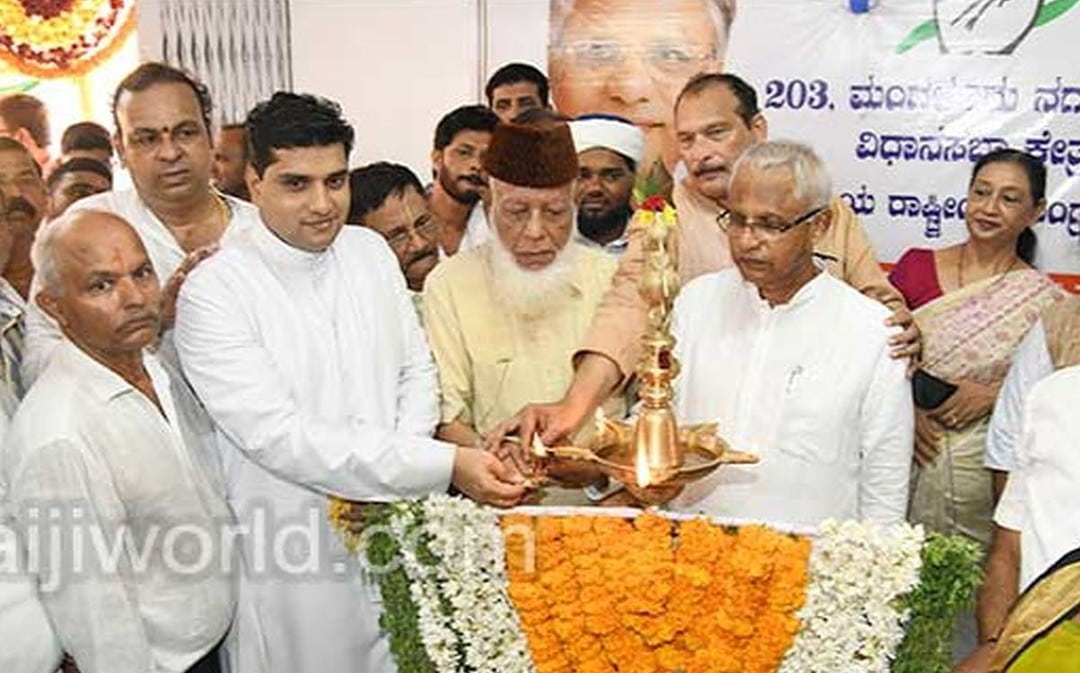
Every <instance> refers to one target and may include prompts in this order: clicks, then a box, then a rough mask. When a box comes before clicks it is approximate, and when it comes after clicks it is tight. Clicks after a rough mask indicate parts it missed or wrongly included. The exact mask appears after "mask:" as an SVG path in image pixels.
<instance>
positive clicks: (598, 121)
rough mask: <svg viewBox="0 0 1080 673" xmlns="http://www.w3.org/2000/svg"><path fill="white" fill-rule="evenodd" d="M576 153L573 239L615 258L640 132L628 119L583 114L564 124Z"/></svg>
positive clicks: (622, 239) (641, 147) (640, 148)
mask: <svg viewBox="0 0 1080 673" xmlns="http://www.w3.org/2000/svg"><path fill="white" fill-rule="evenodd" d="M570 132H571V133H572V134H573V135H574V148H575V149H576V150H577V153H578V166H579V168H578V180H577V185H576V187H575V189H574V201H575V203H576V205H577V229H578V232H577V233H578V237H577V239H578V241H580V242H581V243H584V244H585V245H591V246H594V247H597V248H599V249H601V250H603V251H604V252H607V253H608V254H610V255H612V256H614V257H616V258H618V257H619V256H620V255H622V253H623V252H625V251H626V247H627V245H629V242H630V240H629V237H628V236H627V232H626V227H627V225H628V224H629V223H630V216H631V215H632V214H633V212H634V211H633V207H632V206H631V205H630V197H631V194H632V193H633V189H634V172H635V171H636V170H637V164H638V162H639V161H641V158H642V156H644V151H645V135H644V134H643V133H642V132H641V129H639V128H638V127H636V126H634V124H633V123H631V122H630V121H629V120H626V119H623V118H622V117H615V116H611V115H584V116H581V117H578V118H577V119H575V120H574V121H572V122H570Z"/></svg>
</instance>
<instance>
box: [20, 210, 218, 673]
mask: <svg viewBox="0 0 1080 673" xmlns="http://www.w3.org/2000/svg"><path fill="white" fill-rule="evenodd" d="M33 258H34V266H35V268H36V269H37V270H38V273H39V274H40V276H41V289H40V291H39V292H38V294H37V295H36V297H35V300H36V301H37V303H38V304H39V305H40V306H41V308H42V309H44V311H45V312H46V313H47V314H48V315H49V316H50V317H51V318H53V319H54V320H55V321H56V322H57V324H58V325H59V326H60V328H61V330H63V333H64V336H65V337H66V338H65V339H64V341H62V342H61V344H60V345H59V346H57V348H56V351H55V353H54V355H53V357H52V358H51V360H50V363H49V366H48V367H47V368H46V370H45V372H44V373H43V374H42V375H41V377H40V378H39V379H38V381H37V383H36V384H35V385H34V387H33V388H32V389H31V391H30V393H29V394H28V395H27V396H26V398H25V399H24V400H23V403H22V405H21V406H20V407H19V411H18V412H17V413H16V415H15V418H14V420H13V421H12V424H11V429H10V432H9V434H8V438H7V441H6V444H5V446H4V455H3V473H4V479H5V481H6V482H7V484H8V487H9V489H10V494H9V503H8V504H9V511H10V514H11V516H12V517H13V518H14V519H15V521H16V522H17V524H18V528H19V530H20V532H21V533H22V534H23V536H24V541H25V544H26V545H27V558H31V559H39V563H38V567H37V568H36V569H35V568H31V569H30V570H36V572H37V575H38V580H39V585H40V593H41V598H42V601H43V603H44V605H45V608H46V611H47V612H48V615H49V619H50V621H51V622H52V624H53V626H54V627H55V628H56V631H57V635H58V636H59V638H60V640H61V642H62V643H63V645H64V648H65V649H66V650H67V652H68V653H69V654H70V655H71V656H72V657H73V658H74V660H75V664H76V665H77V666H78V668H79V670H80V671H82V673H146V672H147V671H161V672H169V673H185V672H193V671H198V673H203V672H204V671H206V672H211V671H216V670H217V666H216V652H215V650H216V648H217V645H218V644H219V643H220V642H221V640H222V639H223V638H224V636H225V633H226V631H227V630H228V628H229V624H230V622H231V620H232V615H233V609H234V607H235V587H234V580H233V573H232V570H231V566H230V562H229V558H228V557H227V556H225V552H226V548H225V547H224V544H227V542H228V540H227V539H226V538H224V537H223V535H222V530H223V529H224V528H225V527H227V526H229V525H231V522H232V516H231V513H230V511H229V509H228V506H227V505H226V502H225V498H224V493H223V482H222V478H221V475H220V468H219V466H218V463H217V461H216V457H215V455H214V453H213V447H212V445H211V444H208V443H205V440H206V439H208V438H209V430H210V425H209V420H208V419H207V418H206V417H205V415H203V414H201V413H200V410H199V407H198V405H196V404H193V403H191V402H188V403H186V404H185V403H184V399H183V398H185V397H188V396H190V395H191V392H190V390H189V389H188V388H187V386H186V384H185V383H184V381H183V380H182V379H181V378H180V377H179V376H172V377H170V375H169V374H168V373H167V372H166V370H165V369H164V368H163V367H162V365H161V364H159V363H158V362H157V361H156V359H155V358H154V357H153V356H150V355H145V354H144V352H143V351H144V349H145V348H146V347H147V346H148V345H149V344H150V343H151V342H153V341H154V340H155V339H156V338H157V336H158V333H159V329H160V325H161V287H160V284H159V282H158V279H157V276H156V275H155V273H154V269H153V266H152V265H151V263H150V258H149V256H148V255H147V253H146V249H145V247H144V246H143V244H142V242H141V241H140V240H139V237H138V235H137V234H136V233H135V230H134V229H133V228H132V227H131V226H130V225H128V224H127V223H126V222H125V221H124V220H122V219H121V218H119V217H117V216H116V215H113V214H110V213H105V212H102V211H77V212H74V213H68V214H66V215H64V216H62V217H61V218H59V219H58V220H55V221H53V222H50V223H48V224H46V225H45V227H44V228H43V229H42V231H41V232H40V233H39V235H38V238H37V240H36V241H35V244H34V256H33ZM43 531H45V532H43ZM53 533H55V534H56V536H55V537H54V535H53ZM77 540H81V541H82V542H77ZM110 549H111V550H112V551H111V552H110V551H109V550H110Z"/></svg>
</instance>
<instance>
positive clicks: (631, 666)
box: [502, 514, 811, 673]
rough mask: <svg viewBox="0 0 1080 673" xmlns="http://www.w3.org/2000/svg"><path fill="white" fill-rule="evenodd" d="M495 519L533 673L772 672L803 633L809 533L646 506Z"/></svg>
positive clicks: (511, 595) (511, 594)
mask: <svg viewBox="0 0 1080 673" xmlns="http://www.w3.org/2000/svg"><path fill="white" fill-rule="evenodd" d="M502 525H503V530H504V536H505V540H506V552H507V570H508V573H509V579H510V586H509V591H510V597H511V599H512V600H513V602H514V604H515V606H516V607H517V611H518V614H519V615H520V618H521V622H522V627H523V629H524V631H525V634H526V637H527V638H528V641H529V648H530V650H531V652H532V655H533V661H534V662H535V664H536V668H537V671H538V673H572V672H577V673H615V672H616V671H617V672H618V673H627V672H630V673H661V672H663V673H670V672H671V671H684V672H685V673H774V672H775V671H776V670H777V669H778V667H779V666H780V662H781V661H782V660H783V658H784V654H785V652H787V650H788V648H789V647H790V646H791V644H792V642H793V640H794V638H795V634H796V633H797V632H798V631H799V627H800V622H799V619H798V618H797V616H796V613H797V611H798V610H799V608H800V607H802V605H803V602H804V600H805V594H806V586H807V581H808V575H807V573H808V560H809V556H810V548H811V543H810V540H809V539H808V538H805V537H797V536H792V535H789V534H786V533H781V532H778V531H774V530H771V529H768V528H763V527H759V526H747V527H742V528H738V529H732V528H725V527H722V526H716V525H713V524H711V523H709V522H707V521H704V520H694V521H685V522H681V523H680V522H674V521H671V520H669V519H666V518H663V517H660V516H656V515H649V514H646V515H642V516H640V517H638V518H636V519H633V520H627V519H621V518H611V517H594V516H569V517H554V516H543V517H525V516H507V517H504V519H503V521H502Z"/></svg>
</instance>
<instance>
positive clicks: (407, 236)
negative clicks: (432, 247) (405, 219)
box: [386, 216, 439, 250]
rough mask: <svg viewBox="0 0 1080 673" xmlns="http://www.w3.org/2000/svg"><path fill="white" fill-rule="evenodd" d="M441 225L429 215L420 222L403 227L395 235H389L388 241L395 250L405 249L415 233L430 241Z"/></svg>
mask: <svg viewBox="0 0 1080 673" xmlns="http://www.w3.org/2000/svg"><path fill="white" fill-rule="evenodd" d="M438 228H439V225H438V223H437V222H436V221H435V218H434V217H430V216H429V217H428V218H427V219H425V220H423V221H422V222H420V223H419V224H413V225H409V226H406V227H403V228H401V229H398V230H397V232H396V233H395V234H394V235H393V236H387V237H386V242H387V243H389V244H390V247H391V248H394V249H395V250H404V249H405V248H406V247H408V245H409V241H410V240H412V237H413V234H416V235H418V236H419V237H420V238H422V239H424V240H426V241H430V240H432V238H433V237H434V235H435V231H436V230H438Z"/></svg>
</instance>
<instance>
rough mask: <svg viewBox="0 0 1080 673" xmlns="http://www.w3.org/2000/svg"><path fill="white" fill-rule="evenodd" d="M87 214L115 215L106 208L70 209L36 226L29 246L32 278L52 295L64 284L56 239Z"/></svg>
mask: <svg viewBox="0 0 1080 673" xmlns="http://www.w3.org/2000/svg"><path fill="white" fill-rule="evenodd" d="M89 214H97V215H106V216H108V217H112V218H115V217H117V215H116V213H110V212H108V211H106V210H84V209H79V210H70V211H68V212H66V213H64V214H63V215H61V216H60V217H58V218H56V219H55V220H49V221H48V222H46V223H44V224H42V225H41V227H40V228H38V231H37V235H36V236H35V237H34V245H33V247H31V248H30V263H31V264H33V266H34V278H35V280H36V281H37V285H38V288H39V289H41V290H46V291H48V292H49V294H52V295H60V294H62V293H63V288H64V285H63V283H62V282H61V281H60V265H59V264H57V261H56V240H57V239H58V238H59V237H60V234H62V233H63V232H64V230H65V229H67V228H68V227H70V226H71V224H72V223H73V222H74V221H75V220H77V219H82V218H84V217H86V216H87V215H89ZM129 226H130V225H129Z"/></svg>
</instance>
